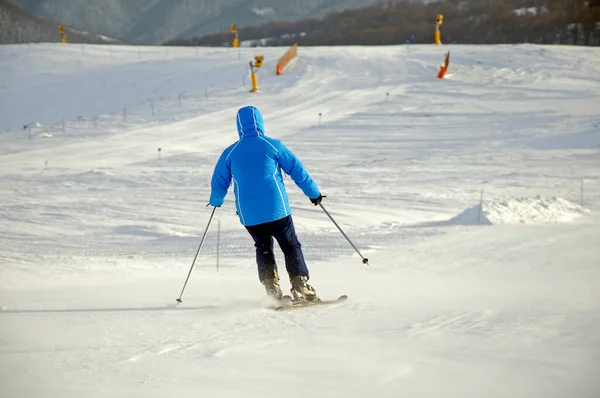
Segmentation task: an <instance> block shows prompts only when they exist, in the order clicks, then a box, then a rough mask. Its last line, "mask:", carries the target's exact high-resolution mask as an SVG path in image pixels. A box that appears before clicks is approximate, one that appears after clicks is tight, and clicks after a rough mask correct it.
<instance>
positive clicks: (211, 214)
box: [177, 207, 217, 303]
mask: <svg viewBox="0 0 600 398" xmlns="http://www.w3.org/2000/svg"><path fill="white" fill-rule="evenodd" d="M216 210H217V208H216V207H213V211H212V213H210V218H209V219H208V224H207V225H206V229H205V230H204V235H202V240H201V241H200V246H198V250H197V251H196V255H195V256H194V261H192V266H191V267H190V272H188V274H187V278H185V283H184V284H183V288H182V289H181V294H180V295H179V298H178V299H177V302H178V303H181V296H183V291H184V290H185V286H186V285H187V283H188V280H189V279H190V275H191V274H192V270H193V269H194V264H195V263H196V259H197V258H198V253H200V249H202V245H203V244H204V239H205V238H206V233H207V232H208V227H210V222H211V221H212V219H213V216H214V215H215V211H216Z"/></svg>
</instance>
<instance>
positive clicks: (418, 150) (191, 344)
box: [0, 44, 600, 398]
mask: <svg viewBox="0 0 600 398" xmlns="http://www.w3.org/2000/svg"><path fill="white" fill-rule="evenodd" d="M285 50H286V49H285V48H256V49H249V48H242V49H236V50H232V49H228V48H164V47H127V46H114V45H113V46H85V47H82V46H79V45H58V44H57V45H51V44H43V45H22V46H21V45H19V46H0V70H1V71H2V73H1V74H0V203H1V205H0V225H1V228H0V307H1V308H2V311H1V312H0V386H1V387H0V388H1V390H0V391H1V393H0V396H2V397H3V398H4V397H7V398H13V397H44V398H59V397H60V398H66V397H78V398H80V397H83V396H85V397H90V398H94V397H102V398H105V397H127V398H130V397H144V398H151V397H178V398H185V397H208V396H213V397H240V396H243V397H263V398H264V397H282V396H285V397H290V398H292V397H306V396H312V397H325V396H327V397H344V398H348V397H365V396H372V397H399V396H406V397H435V398H439V397H461V398H462V397H482V396H485V397H511V398H514V397H585V398H592V397H597V396H600V382H599V381H598V374H600V365H599V364H600V333H598V331H599V330H600V289H599V288H598V286H599V285H600V240H599V239H600V238H599V237H600V216H598V210H600V113H599V111H598V109H599V107H598V104H599V103H600V79H598V76H600V49H597V48H591V47H586V48H583V47H581V48H576V47H568V46H560V47H558V46H557V47H552V46H536V45H519V46H444V47H443V48H441V47H439V46H430V45H413V46H411V47H410V52H408V51H407V49H406V48H405V47H404V46H386V47H332V48H325V47H322V48H300V49H299V58H298V59H297V61H296V62H295V63H294V65H293V66H292V67H290V68H287V69H286V70H285V73H284V74H283V75H281V76H276V75H275V66H276V63H277V60H278V59H279V57H280V56H281V55H282V54H283V53H284V51H285ZM448 50H450V51H451V53H452V59H451V62H450V68H449V75H447V78H446V79H443V80H439V79H437V78H436V75H437V71H438V64H439V60H440V59H442V58H443V56H444V54H445V53H446V52H447V51H448ZM255 55H264V56H265V65H264V66H263V67H262V68H261V69H260V71H259V72H258V81H259V87H260V90H261V93H260V94H251V93H249V92H248V90H249V89H250V80H249V78H248V61H250V60H252V59H253V58H254V56H255ZM249 104H252V105H255V106H257V107H258V108H260V109H261V110H262V112H263V114H264V119H265V124H266V133H267V134H268V135H270V136H272V137H274V138H278V139H281V140H283V142H284V143H285V144H286V145H287V146H288V147H290V148H291V149H292V150H294V151H295V152H296V154H297V155H298V156H299V157H300V159H301V160H302V161H303V163H304V164H305V166H306V167H307V169H308V170H309V172H310V173H311V175H312V176H313V177H314V179H315V180H316V181H317V183H318V184H319V186H320V188H321V190H322V193H323V194H324V195H327V198H326V199H325V201H324V206H325V207H326V208H327V210H328V211H329V212H330V213H331V215H332V216H333V217H334V218H335V220H336V221H337V222H338V224H339V225H340V226H341V227H342V229H343V230H344V232H345V233H346V234H347V235H348V237H349V238H350V239H351V240H352V242H353V243H354V244H355V245H356V246H357V248H358V249H359V250H360V251H361V253H362V254H363V255H364V256H365V257H368V258H369V260H370V265H368V266H367V265H363V264H362V263H361V259H360V257H359V256H358V254H357V253H355V252H354V251H353V249H352V247H351V246H350V244H349V243H348V242H347V241H346V240H345V239H344V237H343V236H342V235H341V234H340V233H339V231H338V230H337V229H336V227H335V225H333V223H332V222H331V221H330V220H329V219H328V218H327V217H326V215H325V214H324V213H323V212H322V211H321V210H320V209H319V208H315V207H314V206H312V205H311V204H310V203H309V201H308V199H307V198H306V197H304V196H303V194H302V193H301V192H300V191H299V190H298V189H297V188H296V187H295V186H294V184H293V182H292V181H291V180H289V179H288V183H287V185H288V193H289V195H290V201H291V203H292V209H293V214H294V222H295V224H296V229H297V232H298V234H299V237H300V240H301V242H302V244H303V249H304V253H305V257H306V259H307V262H308V265H309V268H310V270H311V282H312V284H313V286H314V287H315V288H316V290H317V292H318V293H319V294H320V295H321V296H322V297H323V298H335V297H337V296H338V295H340V294H347V295H348V296H349V300H348V301H347V302H345V303H344V304H340V305H336V306H327V307H317V308H311V309H305V310H298V311H291V312H285V313H278V312H274V311H271V310H269V309H268V308H267V306H268V301H267V300H266V299H265V297H264V296H265V294H264V291H263V288H262V286H261V285H260V284H259V282H258V280H257V275H256V265H255V263H254V247H253V246H252V242H251V239H250V238H249V236H248V234H247V233H246V232H245V230H244V229H243V227H242V226H240V224H239V222H238V220H237V217H236V215H235V210H234V206H233V197H232V196H233V195H232V193H231V192H230V194H229V196H228V198H227V199H226V202H225V204H224V206H223V207H221V208H219V209H217V211H216V213H215V218H214V220H213V222H212V224H211V226H210V229H209V232H208V236H207V239H206V242H205V244H204V247H203V248H202V250H201V252H200V255H199V256H198V259H197V261H196V266H195V268H194V269H193V271H192V274H191V277H190V280H189V283H188V285H187V287H186V290H185V292H184V294H183V303H182V304H180V305H178V306H176V305H175V304H176V302H175V299H176V298H177V297H179V294H180V292H181V289H182V287H183V283H184V281H185V278H186V276H187V273H188V271H189V270H190V266H191V263H192V260H193V258H194V255H195V253H196V250H197V249H198V245H199V243H200V239H201V237H202V234H203V232H204V229H205V228H206V226H207V223H208V220H209V215H210V213H211V209H210V208H207V207H205V205H206V203H207V201H208V196H209V193H210V187H209V184H210V177H211V174H212V170H213V167H214V163H215V162H216V160H217V158H218V156H219V155H220V153H221V151H222V150H223V149H224V148H225V147H226V146H227V145H229V144H230V143H232V142H233V141H235V140H236V139H237V133H236V130H235V120H234V117H235V112H236V111H237V109H238V108H239V107H241V106H244V105H249ZM153 110H154V114H153ZM24 126H25V128H24ZM159 148H160V151H159ZM482 190H483V192H484V196H483V207H482V208H481V209H480V207H479V203H480V198H481V191H482ZM465 209H466V210H465ZM480 210H481V217H479V211H480ZM475 216H477V217H478V220H479V222H474V220H475V219H474V217H475ZM478 223H479V224H488V225H477V224H478ZM490 224H491V225H490ZM217 231H220V237H219V239H218V243H217ZM217 245H218V246H217ZM217 247H219V256H218V266H219V270H218V272H217V269H216V266H217ZM277 259H278V262H279V265H280V267H281V273H282V274H284V273H285V272H284V271H283V269H284V266H283V258H282V256H281V254H280V252H279V251H278V252H277ZM282 286H283V288H284V289H289V282H288V281H287V280H286V279H285V277H284V278H283V279H282Z"/></svg>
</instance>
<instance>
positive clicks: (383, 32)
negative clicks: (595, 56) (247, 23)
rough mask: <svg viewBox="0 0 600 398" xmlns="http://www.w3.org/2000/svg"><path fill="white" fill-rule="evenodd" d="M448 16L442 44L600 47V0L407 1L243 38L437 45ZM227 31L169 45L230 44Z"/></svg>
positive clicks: (254, 31)
mask: <svg viewBox="0 0 600 398" xmlns="http://www.w3.org/2000/svg"><path fill="white" fill-rule="evenodd" d="M437 14H443V15H444V23H443V24H442V26H441V32H442V34H441V36H442V42H444V43H448V44H451V43H461V44H502V43H524V42H530V43H539V44H577V45H600V0H585V1H584V0H471V1H464V0H446V1H441V2H437V3H428V4H423V3H420V2H412V1H409V0H402V1H397V2H393V3H389V2H388V3H382V4H380V5H378V6H373V7H365V8H360V9H355V10H346V11H343V12H340V13H331V14H328V15H327V16H326V17H325V18H323V19H320V20H315V19H311V20H303V21H296V22H273V23H269V24H265V25H260V26H251V27H246V28H241V29H240V31H239V34H240V39H241V40H250V41H256V44H258V40H260V39H265V38H266V40H264V41H263V42H262V43H261V45H273V46H288V45H292V44H294V43H298V44H299V45H304V46H317V45H386V44H402V43H405V42H406V41H407V40H410V41H412V42H415V43H432V42H433V35H434V29H435V17H436V15H437ZM230 43H231V33H229V32H222V33H218V34H213V35H207V36H202V37H193V38H189V39H176V40H173V41H171V42H169V43H167V44H169V45H198V46H223V45H226V46H227V45H230Z"/></svg>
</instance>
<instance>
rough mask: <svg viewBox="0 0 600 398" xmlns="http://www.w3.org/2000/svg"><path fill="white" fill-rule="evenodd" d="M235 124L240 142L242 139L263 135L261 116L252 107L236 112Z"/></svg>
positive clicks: (263, 127)
mask: <svg viewBox="0 0 600 398" xmlns="http://www.w3.org/2000/svg"><path fill="white" fill-rule="evenodd" d="M236 124H237V130H238V135H239V136H240V140H241V139H242V138H244V137H257V136H259V135H265V125H264V122H263V117H262V114H261V113H260V111H259V110H258V109H256V108H255V107H253V106H245V107H243V108H240V110H238V112H237V118H236Z"/></svg>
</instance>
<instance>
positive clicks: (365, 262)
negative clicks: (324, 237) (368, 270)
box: [319, 203, 369, 265]
mask: <svg viewBox="0 0 600 398" xmlns="http://www.w3.org/2000/svg"><path fill="white" fill-rule="evenodd" d="M319 206H321V209H323V211H324V212H325V214H327V217H329V219H330V220H331V221H332V222H333V223H334V224H335V226H336V227H337V229H339V230H340V232H341V233H342V235H344V238H346V240H347V241H348V243H350V244H351V245H352V247H353V248H354V250H356V252H357V253H358V255H359V256H360V257H361V258H362V262H363V264H367V265H369V259H368V258H366V257H363V255H362V254H360V251H358V249H357V248H356V246H354V243H352V241H351V240H350V238H348V236H346V234H345V233H344V231H342V229H341V228H340V226H339V225H338V223H336V222H335V220H334V219H333V217H331V214H329V212H328V211H327V210H325V208H324V207H323V205H322V204H321V203H319Z"/></svg>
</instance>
